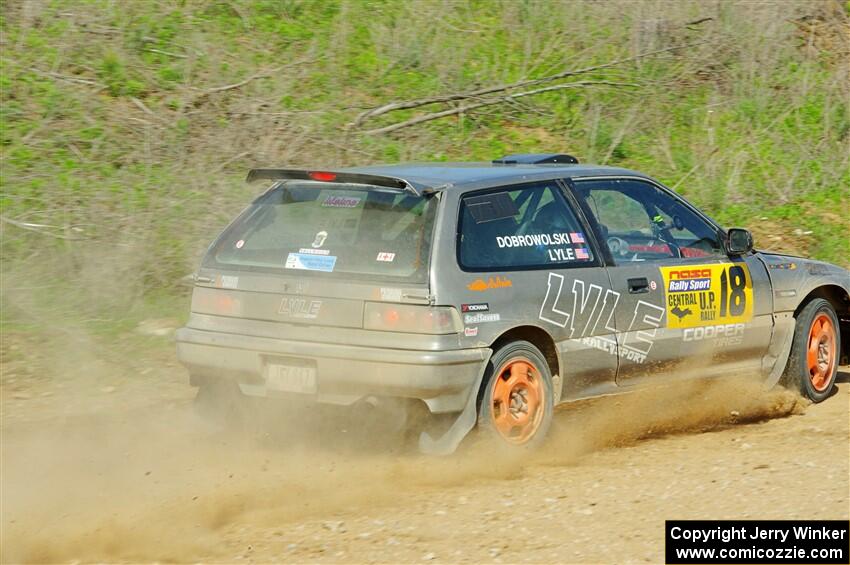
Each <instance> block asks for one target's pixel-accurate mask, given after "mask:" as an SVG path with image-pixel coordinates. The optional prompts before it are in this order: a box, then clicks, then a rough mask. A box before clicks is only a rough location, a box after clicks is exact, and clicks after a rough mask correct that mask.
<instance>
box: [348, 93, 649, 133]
mask: <svg viewBox="0 0 850 565" xmlns="http://www.w3.org/2000/svg"><path fill="white" fill-rule="evenodd" d="M583 86H631V87H637V86H640V85H639V84H635V83H629V82H611V81H607V80H582V81H576V82H569V83H566V84H556V85H553V86H545V87H543V88H536V89H534V90H526V91H524V92H517V93H514V94H508V95H505V96H498V97H495V98H482V99H479V101H478V102H473V103H471V104H465V105H462V106H457V107H456V108H449V109H448V110H443V111H441V112H431V113H429V114H422V115H421V116H416V117H415V118H411V119H409V120H405V121H403V122H398V123H395V124H391V125H388V126H384V127H381V128H376V129H370V130H366V131H364V132H363V133H365V134H367V135H376V134H380V133H389V132H391V131H395V130H398V129H401V128H406V127H409V126H413V125H416V124H421V123H422V122H430V121H431V120H437V119H440V118H445V117H447V116H453V115H455V114H462V113H464V112H468V111H469V110H474V109H476V108H482V107H484V106H492V105H494V104H503V103H505V102H510V101H511V100H513V99H515V98H522V97H524V96H534V95H535V94H542V93H544V92H553V91H555V90H565V89H567V88H579V87H583Z"/></svg>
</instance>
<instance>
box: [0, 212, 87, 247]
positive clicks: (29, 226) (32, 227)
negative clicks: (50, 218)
mask: <svg viewBox="0 0 850 565" xmlns="http://www.w3.org/2000/svg"><path fill="white" fill-rule="evenodd" d="M0 222H3V223H7V224H11V225H13V226H15V227H16V228H21V229H22V230H27V231H32V232H35V233H37V234H40V235H46V236H49V237H55V238H56V239H66V240H71V241H79V240H82V239H87V238H85V237H73V236H68V235H62V234H59V233H53V232H50V231H47V230H58V229H63V231H66V232H67V231H69V230H70V231H76V232H82V229H81V228H79V227H77V226H68V227H67V228H60V227H58V226H49V225H46V224H34V223H30V222H19V221H17V220H13V219H11V218H7V217H6V216H0Z"/></svg>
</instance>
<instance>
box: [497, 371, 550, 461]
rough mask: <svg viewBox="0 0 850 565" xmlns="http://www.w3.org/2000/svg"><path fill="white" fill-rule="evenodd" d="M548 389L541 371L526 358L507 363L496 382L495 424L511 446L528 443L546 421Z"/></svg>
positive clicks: (498, 373) (498, 374) (499, 372)
mask: <svg viewBox="0 0 850 565" xmlns="http://www.w3.org/2000/svg"><path fill="white" fill-rule="evenodd" d="M544 400H545V387H544V385H543V379H542V377H541V376H540V371H538V370H537V367H536V366H535V365H534V363H533V362H532V361H530V360H529V359H527V358H525V357H515V358H513V359H510V360H508V361H507V362H505V363H504V364H503V365H502V366H501V367H500V368H499V370H498V372H497V373H496V379H495V380H494V382H493V390H492V406H491V413H492V418H493V424H494V425H495V427H496V430H498V432H499V434H500V435H501V436H502V438H503V439H504V440H505V441H507V442H508V443H513V444H516V445H521V444H523V443H525V442H527V441H528V440H529V439H531V437H532V436H533V435H534V433H535V432H536V431H537V428H539V427H540V422H541V421H543V413H544V411H545V402H544Z"/></svg>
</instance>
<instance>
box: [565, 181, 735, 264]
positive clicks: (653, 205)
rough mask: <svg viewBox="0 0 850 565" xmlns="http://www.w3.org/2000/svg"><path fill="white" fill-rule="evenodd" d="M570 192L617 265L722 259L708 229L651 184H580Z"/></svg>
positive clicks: (698, 218) (712, 229)
mask: <svg viewBox="0 0 850 565" xmlns="http://www.w3.org/2000/svg"><path fill="white" fill-rule="evenodd" d="M576 192H577V194H578V196H579V198H581V199H582V200H583V201H584V202H585V204H587V207H588V209H589V210H590V212H591V214H593V215H594V216H595V217H596V220H597V222H598V223H599V228H600V231H601V233H600V234H599V235H600V236H601V239H602V240H603V241H606V242H607V244H608V248H609V250H610V251H611V255H612V256H613V258H614V261H615V262H616V263H617V264H623V263H628V262H634V261H663V260H665V259H670V258H691V257H718V256H723V255H724V252H723V248H722V246H721V245H720V241H719V239H718V237H717V232H716V230H715V229H714V227H713V226H712V225H711V224H709V223H707V222H706V221H704V220H703V219H702V218H700V217H699V216H698V215H697V214H695V213H694V212H693V211H691V210H690V209H689V208H688V207H687V206H685V205H684V204H683V203H682V202H681V201H679V200H678V199H676V198H674V197H672V196H671V195H669V194H667V193H666V192H664V191H662V190H660V189H659V188H657V187H655V186H653V185H652V184H649V183H646V182H641V181H636V180H598V181H580V182H577V183H576Z"/></svg>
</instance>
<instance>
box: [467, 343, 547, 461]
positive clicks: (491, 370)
mask: <svg viewBox="0 0 850 565" xmlns="http://www.w3.org/2000/svg"><path fill="white" fill-rule="evenodd" d="M526 362H527V363H528V364H529V365H531V366H532V370H531V371H527V375H526V376H525V377H524V378H525V381H526V382H525V383H522V382H519V383H517V386H515V387H514V388H513V389H512V390H513V391H515V392H516V393H517V395H518V396H519V398H517V400H519V402H520V404H521V403H522V402H523V400H524V401H525V404H524V407H525V408H528V407H529V406H530V400H529V399H530V398H533V394H532V393H536V394H537V396H538V397H542V398H539V401H538V403H537V406H536V407H535V413H534V414H530V413H522V412H521V410H522V408H523V405H522V404H521V405H520V406H519V415H520V417H523V415H524V414H528V420H529V421H530V422H532V423H533V425H532V426H515V428H516V427H521V428H523V429H524V431H523V433H519V434H517V435H515V436H514V437H513V438H511V437H510V436H511V434H510V433H509V434H507V435H506V434H505V433H504V430H505V429H506V427H507V426H506V422H517V420H515V419H513V420H511V419H510V418H511V417H512V416H511V413H512V411H511V410H510V406H506V405H505V404H504V402H499V400H500V399H504V397H505V395H504V394H501V395H500V394H498V393H499V392H504V391H505V390H506V388H510V386H509V385H508V384H507V383H508V382H509V381H510V378H511V376H510V374H509V375H508V378H507V379H506V378H504V377H505V371H506V370H507V371H510V368H511V367H512V366H513V365H514V364H522V363H526ZM522 372H523V371H522V370H521V367H520V369H519V370H517V373H522ZM499 379H501V380H502V381H503V382H502V383H501V384H500V385H499V387H498V389H497V386H496V385H497V380H499ZM523 389H525V391H526V395H525V396H522V392H521V391H522V390H523ZM529 389H533V390H529ZM494 395H495V397H496V402H494ZM554 396H555V395H554V392H553V386H552V375H551V372H550V370H549V364H548V363H547V362H546V358H545V357H544V356H543V354H542V353H541V352H540V350H539V349H538V348H537V347H535V346H534V345H533V344H531V343H529V342H527V341H513V342H510V343H508V344H505V345H504V346H502V347H501V348H499V349H498V350H497V351H496V352H495V353H493V356H492V357H491V358H490V362H489V364H488V368H487V373H486V374H485V375H484V383H483V388H482V390H481V394H480V404H479V410H478V427H479V430H481V431H482V432H484V433H485V434H486V435H487V436H488V437H489V438H491V439H495V440H497V441H498V442H499V443H500V444H501V445H504V446H507V447H511V448H533V447H536V446H538V445H539V444H540V443H541V442H543V440H544V439H545V438H546V434H547V433H548V431H549V428H550V426H551V424H552V414H553V412H554ZM511 397H514V396H513V394H512V395H511ZM514 398H516V397H514ZM505 410H508V413H507V414H506V413H505ZM538 411H539V413H538ZM497 420H498V421H500V422H501V427H500V425H499V424H497ZM531 428H533V430H532V429H531ZM526 433H529V435H528V437H523V436H524V435H525V434H526Z"/></svg>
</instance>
